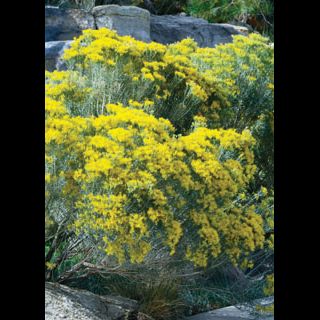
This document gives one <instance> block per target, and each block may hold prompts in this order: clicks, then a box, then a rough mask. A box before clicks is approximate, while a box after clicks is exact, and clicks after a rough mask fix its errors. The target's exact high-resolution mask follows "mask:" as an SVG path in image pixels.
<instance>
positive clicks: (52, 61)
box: [45, 40, 72, 71]
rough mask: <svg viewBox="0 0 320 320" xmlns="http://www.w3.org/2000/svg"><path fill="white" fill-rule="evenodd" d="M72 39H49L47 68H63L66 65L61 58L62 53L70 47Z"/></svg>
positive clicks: (46, 58) (50, 69)
mask: <svg viewBox="0 0 320 320" xmlns="http://www.w3.org/2000/svg"><path fill="white" fill-rule="evenodd" d="M71 42H72V41H71V40H67V41H48V42H46V43H45V69H46V70H48V71H53V70H55V69H58V70H63V69H65V65H64V63H63V61H62V60H61V56H62V53H63V51H64V50H65V49H67V48H69V46H70V43H71Z"/></svg>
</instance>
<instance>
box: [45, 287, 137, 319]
mask: <svg viewBox="0 0 320 320" xmlns="http://www.w3.org/2000/svg"><path fill="white" fill-rule="evenodd" d="M137 308H138V305H137V302H136V301H134V300H130V299H126V298H122V297H112V296H99V295H96V294H93V293H91V292H89V291H85V290H78V289H71V288H69V287H67V286H63V285H59V284H53V283H49V282H47V283H46V284H45V319H46V320H62V319H67V320H120V319H125V317H126V316H129V315H130V314H135V313H137V311H136V310H137Z"/></svg>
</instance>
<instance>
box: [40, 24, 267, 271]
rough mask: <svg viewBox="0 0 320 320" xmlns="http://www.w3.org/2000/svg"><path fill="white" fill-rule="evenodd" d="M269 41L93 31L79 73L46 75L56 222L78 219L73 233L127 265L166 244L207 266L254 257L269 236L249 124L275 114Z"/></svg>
mask: <svg viewBox="0 0 320 320" xmlns="http://www.w3.org/2000/svg"><path fill="white" fill-rule="evenodd" d="M264 50H266V51H267V53H264ZM268 50H269V46H268V44H267V43H266V40H264V38H262V37H259V36H257V35H251V36H250V37H248V38H245V37H242V36H239V37H235V42H234V44H228V45H225V46H219V47H217V48H215V49H208V48H206V49H203V48H198V47H197V45H196V43H195V42H194V41H193V40H191V39H186V40H183V41H181V42H179V43H176V44H172V45H169V46H164V45H161V44H157V43H149V44H147V43H143V42H140V41H137V40H134V39H132V38H131V37H128V36H122V37H121V36H118V35H117V34H116V33H115V32H114V31H111V30H108V29H99V30H86V31H84V32H83V35H82V36H80V37H79V38H77V39H75V40H74V42H73V43H72V45H71V48H70V49H68V50H66V51H65V54H64V59H65V61H66V62H67V66H68V70H67V71H55V72H52V73H49V72H48V73H47V74H46V208H47V215H48V217H49V218H48V221H52V220H53V221H56V220H63V219H64V217H66V216H67V217H71V218H70V219H69V224H68V230H70V231H72V232H76V234H77V236H78V237H80V238H86V239H87V238H90V239H92V241H93V242H95V243H98V244H99V250H100V252H105V253H106V254H107V255H109V256H114V257H116V258H117V259H118V261H119V262H120V263H122V262H124V261H130V262H132V263H140V262H142V261H143V260H144V258H145V257H146V256H148V254H149V253H150V252H151V251H152V249H153V247H154V245H155V243H157V244H158V243H161V245H162V246H163V247H164V248H165V250H166V251H167V253H168V254H171V255H178V256H179V257H181V258H185V259H187V260H189V261H192V262H193V263H194V264H195V265H198V266H206V265H207V264H208V262H209V261H210V259H212V258H216V257H218V256H220V255H221V254H224V255H226V256H227V257H228V258H229V259H230V260H231V261H232V262H233V263H237V262H240V261H242V262H243V261H245V262H246V257H248V256H249V255H250V252H252V251H254V250H256V249H259V248H262V247H263V245H264V228H263V227H264V222H263V219H262V214H261V213H260V212H259V208H256V207H255V205H254V203H250V202H248V201H244V199H243V197H242V195H243V194H244V193H245V192H246V190H247V188H248V185H249V183H250V182H252V180H253V178H254V174H255V172H256V165H255V164H254V148H255V146H257V145H259V143H261V142H259V141H257V142H256V141H255V139H254V138H253V137H252V135H251V133H250V131H249V130H248V129H245V124H246V126H247V127H248V128H249V129H252V127H253V126H254V125H255V124H256V121H257V119H258V120H259V119H260V120H261V117H262V116H263V115H264V114H265V113H266V112H267V111H268V112H270V105H269V102H270V99H271V97H272V94H273V91H272V85H271V84H272V77H271V76H270V73H269V71H268V70H266V68H265V64H268V63H269V62H270V61H271V60H270V59H271V56H272V54H271V53H270V52H269V51H268ZM260 51H261V52H260ZM268 52H269V53H268ZM221 57H222V59H221ZM245 66H247V67H245ZM254 76H255V77H256V79H252V77H254ZM262 89H263V90H265V91H266V93H264V92H263V93H260V90H262ZM259 95H260V96H261V99H260V100H259V103H258V104H253V103H252V101H251V100H252V97H254V98H255V97H259ZM254 106H255V107H254ZM239 110H241V111H239ZM230 120H232V121H230ZM235 120H236V121H235ZM221 128H224V129H221ZM259 132H260V131H259ZM48 262H49V263H50V261H48Z"/></svg>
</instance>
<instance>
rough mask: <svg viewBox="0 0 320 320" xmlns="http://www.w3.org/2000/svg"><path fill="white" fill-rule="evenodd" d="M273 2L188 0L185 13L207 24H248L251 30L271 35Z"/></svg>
mask: <svg viewBox="0 0 320 320" xmlns="http://www.w3.org/2000/svg"><path fill="white" fill-rule="evenodd" d="M273 10H274V8H273V0H233V1H230V0H189V1H188V4H187V6H186V11H187V12H188V13H189V14H190V15H193V16H196V17H200V18H204V19H206V20H208V21H209V22H215V23H226V22H231V21H233V22H242V23H248V24H249V25H251V26H252V27H253V29H255V30H257V31H259V32H261V33H263V34H266V35H269V36H271V37H272V35H273Z"/></svg>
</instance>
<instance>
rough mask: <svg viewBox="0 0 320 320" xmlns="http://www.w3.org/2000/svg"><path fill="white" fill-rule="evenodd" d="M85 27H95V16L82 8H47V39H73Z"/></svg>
mask: <svg viewBox="0 0 320 320" xmlns="http://www.w3.org/2000/svg"><path fill="white" fill-rule="evenodd" d="M84 29H95V23H94V18H93V16H92V15H91V14H90V13H88V12H85V11H84V10H80V9H60V8H56V7H46V8H45V41H46V42H47V41H61V40H72V39H73V38H74V37H77V36H79V35H80V34H81V32H82V30H84Z"/></svg>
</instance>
